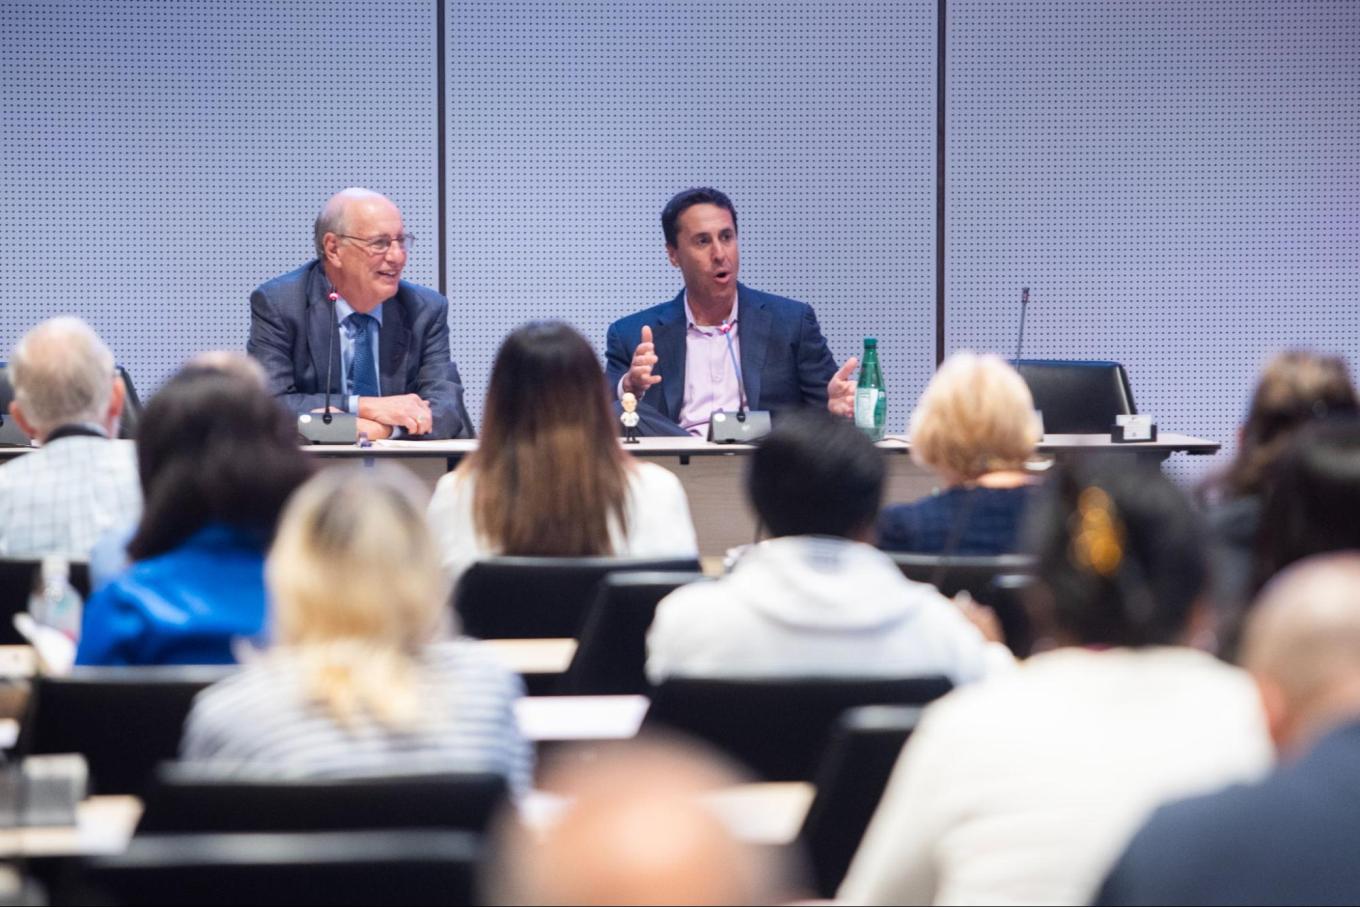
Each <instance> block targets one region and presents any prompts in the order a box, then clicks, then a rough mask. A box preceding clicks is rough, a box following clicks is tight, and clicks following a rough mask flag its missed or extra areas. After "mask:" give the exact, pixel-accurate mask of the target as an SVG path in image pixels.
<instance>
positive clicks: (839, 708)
mask: <svg viewBox="0 0 1360 907" xmlns="http://www.w3.org/2000/svg"><path fill="white" fill-rule="evenodd" d="M952 688H953V685H952V683H951V682H950V681H949V679H948V678H946V677H941V676H929V677H906V678H892V679H865V678H848V677H797V678H755V679H749V680H748V679H741V680H701V679H698V678H681V677H673V678H669V679H667V680H666V681H664V682H663V683H662V684H661V685H660V686H658V687H657V689H656V693H655V695H653V697H652V704H651V708H650V709H649V710H648V712H647V718H646V721H645V724H646V725H648V726H654V725H658V724H660V725H666V726H669V727H671V728H673V729H675V730H678V731H683V732H685V733H687V734H692V735H693V736H695V737H698V738H700V739H702V740H707V741H708V742H710V743H712V744H714V745H715V746H717V747H718V748H719V749H722V750H725V751H727V752H728V753H729V754H730V755H732V756H734V757H735V758H737V759H738V760H740V761H742V762H744V763H745V764H746V765H747V766H748V767H749V768H751V769H752V770H753V771H754V772H756V774H758V775H760V776H761V777H763V778H765V779H766V780H768V781H807V780H811V779H812V777H813V773H814V772H815V770H816V768H817V763H818V760H819V759H820V758H821V755H822V753H823V751H824V750H825V749H826V746H827V741H828V740H829V739H830V734H831V729H832V728H833V727H834V726H835V724H836V722H837V721H839V720H840V718H841V716H842V715H843V714H844V713H845V712H846V711H847V710H849V709H852V708H855V707H857V706H863V705H925V704H926V703H928V702H931V701H933V700H935V699H938V698H939V697H941V696H943V695H944V694H946V693H948V692H949V691H950V690H951V689H952Z"/></svg>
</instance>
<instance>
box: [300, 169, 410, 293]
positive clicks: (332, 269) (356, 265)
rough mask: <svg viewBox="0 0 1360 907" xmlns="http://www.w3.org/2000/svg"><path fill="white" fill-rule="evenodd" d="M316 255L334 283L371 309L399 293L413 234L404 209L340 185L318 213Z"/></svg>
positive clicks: (373, 194) (380, 197) (341, 291)
mask: <svg viewBox="0 0 1360 907" xmlns="http://www.w3.org/2000/svg"><path fill="white" fill-rule="evenodd" d="M313 240H314V241H315V243H316V257H317V260H318V261H320V262H321V267H322V268H323V270H324V271H325V272H326V278H327V279H328V280H329V281H330V283H331V286H332V287H334V288H335V291H336V292H337V293H339V294H340V296H341V298H343V299H344V300H345V301H346V302H347V303H349V305H350V306H351V307H352V308H353V309H354V310H355V311H356V312H362V313H365V314H367V313H369V312H371V311H373V310H374V309H376V308H377V307H378V306H380V305H382V304H383V302H385V301H386V300H388V299H391V298H392V297H393V296H395V295H396V293H397V288H398V286H399V284H400V281H401V272H402V269H404V268H405V267H406V250H407V246H408V245H409V244H410V236H409V235H408V234H407V233H406V226H405V224H404V223H403V221H402V219H401V210H400V209H398V208H397V206H396V205H394V204H393V203H392V202H391V200H389V199H388V198H387V197H385V196H382V195H379V194H378V193H376V192H373V191H371V190H368V189H357V188H351V189H342V190H341V191H339V192H337V193H336V194H335V195H333V196H331V199H330V201H328V202H326V206H325V207H324V208H322V209H321V213H320V214H318V215H317V218H316V224H315V226H314V227H313Z"/></svg>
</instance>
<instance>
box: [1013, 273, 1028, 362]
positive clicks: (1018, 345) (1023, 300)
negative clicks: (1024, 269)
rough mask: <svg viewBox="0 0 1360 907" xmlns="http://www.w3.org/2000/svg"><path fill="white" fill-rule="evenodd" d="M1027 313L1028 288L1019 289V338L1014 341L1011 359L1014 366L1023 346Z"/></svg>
mask: <svg viewBox="0 0 1360 907" xmlns="http://www.w3.org/2000/svg"><path fill="white" fill-rule="evenodd" d="M1028 311H1029V287H1021V288H1020V336H1019V337H1017V338H1016V340H1015V357H1014V358H1012V359H1011V364H1012V365H1014V364H1016V363H1018V362H1019V361H1020V351H1021V350H1022V349H1024V346H1025V313H1026V312H1028Z"/></svg>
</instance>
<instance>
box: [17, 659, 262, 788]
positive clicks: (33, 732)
mask: <svg viewBox="0 0 1360 907" xmlns="http://www.w3.org/2000/svg"><path fill="white" fill-rule="evenodd" d="M236 669H237V668H236V666H235V665H190V666H183V665H173V666H156V667H118V668H76V669H75V670H74V671H72V672H71V674H70V675H68V676H66V677H41V676H40V677H36V678H34V681H33V690H32V693H31V694H30V696H29V702H28V709H27V713H26V715H25V717H24V724H23V728H22V730H21V731H20V735H19V744H18V749H19V752H20V753H22V754H23V755H39V754H43V753H82V754H84V756H85V758H86V759H87V760H88V761H89V764H90V786H91V788H92V792H93V793H98V794H136V795H138V796H141V795H142V794H143V793H144V792H145V791H146V789H147V786H148V784H149V783H150V781H151V778H152V773H153V772H154V770H155V767H156V765H157V764H158V763H160V762H163V761H166V760H168V759H173V758H175V756H176V755H177V754H178V752H179V742H180V737H181V735H182V733H183V730H184V719H185V718H186V717H187V716H188V714H189V708H190V706H192V705H193V700H194V697H195V696H197V695H198V693H199V691H201V690H202V689H204V688H205V687H207V686H209V685H211V684H213V683H216V682H217V681H219V680H221V679H222V678H224V677H226V676H228V675H229V674H230V673H231V672H232V671H235V670H236Z"/></svg>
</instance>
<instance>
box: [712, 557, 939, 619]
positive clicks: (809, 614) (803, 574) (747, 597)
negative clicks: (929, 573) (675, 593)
mask: <svg viewBox="0 0 1360 907" xmlns="http://www.w3.org/2000/svg"><path fill="white" fill-rule="evenodd" d="M729 581H730V582H731V583H732V585H734V586H735V587H737V589H739V590H740V593H739V595H740V598H741V599H742V600H743V601H746V602H747V603H749V605H750V606H751V607H752V608H754V609H755V610H756V611H759V612H760V613H762V614H763V615H765V616H766V617H768V618H769V619H771V620H775V621H778V622H780V623H784V624H788V625H790V626H795V627H803V628H809V629H837V630H862V631H865V632H873V631H879V630H882V629H884V628H885V627H889V626H892V625H895V624H899V623H902V622H903V621H907V620H911V619H912V618H913V617H915V616H916V614H917V613H918V612H919V610H920V604H921V601H922V598H923V597H939V593H938V592H936V591H935V589H934V588H932V587H931V586H927V585H925V584H923V583H915V582H912V581H910V580H908V579H907V578H906V577H904V576H902V573H901V571H899V570H898V569H897V565H896V564H894V563H893V562H892V560H891V559H890V558H889V557H888V556H887V555H885V554H884V553H883V552H881V551H879V550H878V549H877V548H873V547H871V546H869V545H865V544H863V543H861V542H851V541H848V540H846V539H840V538H830V537H825V536H793V537H790V538H780V539H771V540H769V541H767V542H761V543H760V544H758V545H755V546H753V547H752V548H751V549H750V550H749V551H747V553H746V554H745V555H744V556H743V557H742V559H741V560H740V561H738V562H737V565H736V567H735V568H734V569H733V571H732V575H731V577H730V580H729Z"/></svg>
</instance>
